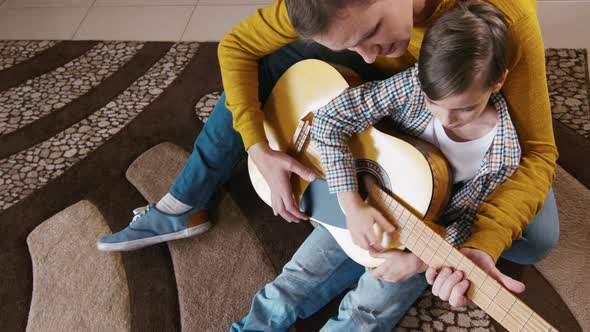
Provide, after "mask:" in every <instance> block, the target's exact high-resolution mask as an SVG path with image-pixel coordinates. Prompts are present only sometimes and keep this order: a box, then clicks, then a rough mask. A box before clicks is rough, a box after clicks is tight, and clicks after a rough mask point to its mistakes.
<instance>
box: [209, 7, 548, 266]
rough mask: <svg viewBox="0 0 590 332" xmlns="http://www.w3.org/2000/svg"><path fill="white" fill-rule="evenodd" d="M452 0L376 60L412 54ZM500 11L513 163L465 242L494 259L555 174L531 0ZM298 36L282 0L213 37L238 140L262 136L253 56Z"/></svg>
mask: <svg viewBox="0 0 590 332" xmlns="http://www.w3.org/2000/svg"><path fill="white" fill-rule="evenodd" d="M454 2H455V0H442V1H441V3H440V5H439V6H438V7H437V9H436V11H435V13H434V14H433V15H432V17H430V18H429V19H428V20H426V21H425V22H420V23H418V24H415V25H414V28H413V31H412V38H411V41H410V45H409V48H408V51H407V52H406V54H405V55H404V56H402V57H401V58H397V59H393V58H387V57H379V58H378V59H377V61H376V62H375V66H377V67H378V68H380V69H382V70H383V71H385V72H387V73H391V74H394V73H397V72H399V71H402V70H404V69H407V68H409V67H410V66H411V65H413V64H414V63H415V62H416V61H417V58H418V55H419V52H420V46H421V45H422V39H423V37H424V33H425V30H426V28H427V27H428V26H429V24H430V23H431V22H432V21H433V19H435V18H436V17H439V16H440V15H441V14H442V13H444V12H445V11H447V10H448V9H449V8H451V7H452V6H453V4H454ZM488 2H489V3H491V4H493V5H494V6H496V7H497V8H498V9H500V10H501V11H502V12H504V14H505V15H506V17H507V19H508V22H509V29H510V32H511V38H512V40H511V44H510V53H509V63H510V65H509V70H510V72H509V76H508V78H507V80H506V83H505V84H504V87H503V89H502V93H503V95H504V97H505V98H506V100H507V101H508V105H509V107H510V115H511V116H512V120H513V122H514V124H515V126H516V130H517V132H518V136H519V141H520V144H521V146H522V160H521V163H520V166H519V168H518V170H517V171H516V172H515V173H514V174H513V175H512V177H510V178H509V179H508V180H507V181H506V182H504V183H503V184H502V185H500V186H499V187H498V188H496V190H495V191H494V192H493V193H492V194H491V195H490V196H489V197H488V199H487V200H486V201H485V202H484V203H483V204H482V205H481V207H480V209H479V212H478V215H477V222H476V223H475V225H474V227H473V233H472V235H471V237H470V239H469V240H468V241H467V243H466V244H465V246H466V247H472V248H477V249H481V250H483V251H485V252H486V253H488V254H489V255H490V256H492V258H493V259H494V260H497V259H498V257H499V256H500V255H501V254H502V252H503V251H504V250H506V249H507V248H509V247H510V246H511V244H512V241H513V240H514V239H518V238H520V237H521V236H522V230H523V229H524V228H526V226H528V224H529V223H530V222H531V220H532V218H533V217H534V216H535V215H536V213H537V212H538V211H539V210H540V209H541V207H542V206H543V203H544V201H545V196H546V194H547V192H548V191H549V189H550V187H551V184H552V182H553V178H554V172H555V161H556V160H557V148H556V146H555V142H554V138H553V128H552V123H551V110H550V106H549V95H548V93H547V82H546V78H545V54H544V47H543V40H542V38H541V32H540V29H539V24H538V21H537V15H536V2H535V1H534V0H489V1H488ZM297 39H298V36H297V33H296V32H295V30H294V28H293V26H292V25H291V22H290V20H289V16H288V14H287V8H286V6H285V3H284V2H283V0H278V1H276V2H275V3H273V4H272V5H269V6H268V7H266V8H262V9H259V10H258V11H257V12H256V13H255V14H254V15H252V16H250V17H249V18H247V19H246V20H244V21H243V22H241V23H240V24H239V25H237V26H236V27H235V28H234V29H233V30H232V31H230V32H229V33H228V34H226V35H225V36H224V38H223V39H222V40H221V43H220V44H219V62H220V65H221V75H222V78H223V85H224V89H225V93H226V97H227V99H226V106H227V107H228V108H229V109H230V110H231V112H232V114H233V119H234V127H235V128H236V130H237V131H238V132H239V133H240V134H241V135H242V139H243V140H244V145H245V147H246V149H248V148H249V147H250V146H251V145H253V144H255V143H258V142H262V141H266V136H265V134H264V129H263V126H262V120H263V113H262V111H261V109H260V102H259V101H258V65H257V60H258V59H259V58H262V57H263V56H265V55H267V54H270V53H272V52H274V51H275V50H277V49H279V48H280V47H282V46H284V45H286V44H288V43H291V42H293V41H295V40H297Z"/></svg>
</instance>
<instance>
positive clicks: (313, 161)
mask: <svg viewBox="0 0 590 332" xmlns="http://www.w3.org/2000/svg"><path fill="white" fill-rule="evenodd" d="M349 82H353V83H358V82H360V80H359V79H358V78H357V77H355V76H354V74H353V73H351V72H350V71H346V70H345V69H340V71H338V70H337V69H336V68H335V67H333V66H331V65H328V64H326V63H324V62H321V61H319V60H305V61H301V62H299V63H297V64H295V65H294V66H292V67H291V68H290V69H289V70H288V71H287V72H286V73H285V74H284V75H283V76H282V77H281V79H280V80H279V81H278V82H277V84H276V85H275V87H274V89H273V92H272V94H271V96H270V97H269V99H268V101H267V102H266V105H265V107H264V115H265V122H264V128H265V131H266V134H267V137H268V139H269V144H270V146H271V148H273V149H274V150H278V151H283V152H288V153H289V154H291V155H292V156H294V157H295V158H296V159H298V160H299V161H300V162H302V163H303V164H304V165H305V166H307V167H309V168H311V169H312V170H314V171H315V172H316V173H317V174H318V175H319V176H320V179H319V180H317V181H315V182H314V183H312V184H310V183H308V182H307V181H305V180H303V179H301V178H300V177H297V176H294V177H293V193H294V197H295V200H296V201H297V202H301V208H302V209H303V210H304V212H305V213H307V214H308V215H309V216H310V217H311V219H312V220H314V221H316V222H318V223H320V224H322V225H323V226H324V227H325V228H326V229H327V230H328V231H329V232H330V233H331V234H332V235H333V236H334V238H335V239H336V241H337V242H338V243H339V244H340V246H341V247H342V249H343V250H344V251H345V252H346V253H347V254H348V255H349V256H350V257H351V258H352V259H353V260H355V261H356V262H358V263H359V264H361V265H364V266H367V267H375V266H377V265H379V264H380V263H381V262H382V259H378V258H374V257H372V256H370V255H369V253H368V251H366V250H364V249H362V248H360V247H358V246H357V245H355V244H354V243H353V242H352V238H351V236H350V233H349V232H348V230H347V229H346V223H345V217H344V214H345V212H344V211H342V210H341V209H340V205H339V204H338V200H337V196H336V195H330V194H329V192H328V186H327V183H326V182H325V180H323V179H322V178H323V177H324V172H323V169H322V166H321V160H320V158H319V155H318V154H317V151H314V150H315V149H314V147H313V142H311V138H310V137H308V138H307V139H306V140H305V141H304V142H303V146H302V148H301V149H300V151H295V149H294V142H295V141H296V137H295V136H296V133H297V131H298V130H297V129H298V126H300V124H301V123H302V121H305V119H309V120H310V122H311V120H312V119H313V112H315V111H316V110H317V109H319V108H320V107H322V106H324V105H326V104H327V103H328V102H330V101H331V100H332V99H334V98H335V97H336V96H338V95H339V94H340V93H341V92H342V91H343V90H344V89H346V88H347V87H348V86H349ZM380 129H381V130H378V129H376V128H372V127H371V128H369V129H367V130H365V131H364V132H362V133H360V134H359V135H356V136H355V137H353V138H352V139H351V141H350V144H351V151H352V153H353V156H354V158H355V160H356V166H357V174H358V175H359V184H360V185H361V187H362V188H364V189H365V191H368V189H369V187H370V185H372V184H377V185H378V186H379V187H380V188H382V189H383V190H385V191H386V192H388V193H391V194H393V195H395V196H396V198H397V200H398V201H400V202H403V203H404V205H405V206H406V207H408V208H410V209H412V210H413V212H414V213H415V214H416V215H419V216H420V217H421V218H426V219H429V220H436V219H437V218H438V216H439V215H440V214H441V212H442V211H443V209H444V207H445V205H446V202H447V200H448V197H449V189H450V171H449V167H448V165H447V163H446V160H445V159H444V157H443V156H442V154H441V153H440V152H439V151H438V150H437V149H436V148H434V147H433V146H431V145H429V144H428V143H426V142H422V141H419V140H417V139H415V138H412V137H409V136H406V137H404V136H402V135H401V134H397V133H394V132H392V131H389V130H387V129H385V128H380ZM402 138H403V139H402ZM314 152H315V153H314ZM248 169H249V173H250V179H251V181H252V184H253V186H254V189H255V190H256V192H257V193H258V195H259V196H260V197H261V198H262V200H264V202H266V203H267V204H268V205H271V197H270V188H269V187H268V184H267V183H266V181H265V179H264V177H263V176H262V175H261V174H260V172H259V171H258V169H257V168H256V165H254V163H253V162H252V161H251V160H249V161H248ZM382 244H384V245H386V246H387V247H389V248H402V246H401V243H400V242H399V240H398V239H397V238H396V237H395V235H394V236H393V238H390V237H387V236H386V237H384V238H383V241H382Z"/></svg>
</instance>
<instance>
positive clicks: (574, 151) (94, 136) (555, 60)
mask: <svg viewBox="0 0 590 332" xmlns="http://www.w3.org/2000/svg"><path fill="white" fill-rule="evenodd" d="M216 49H217V44H215V43H166V42H109V41H62V42H57V41H0V234H1V241H0V317H1V318H0V330H1V331H22V330H29V331H43V330H52V329H66V330H67V329H71V330H82V329H83V330H113V331H114V330H117V331H118V330H124V331H127V330H133V331H177V330H183V331H209V330H212V331H225V330H227V329H228V327H229V324H230V323H231V321H234V320H239V319H240V318H241V315H242V314H243V313H244V312H245V310H247V308H248V306H249V303H248V301H249V298H250V296H251V295H253V292H254V291H255V289H256V288H258V287H262V286H264V284H265V283H266V282H268V281H269V280H270V279H272V277H273V276H274V275H276V273H279V272H280V270H281V268H282V266H283V265H284V264H285V262H286V261H287V260H288V259H289V258H290V257H291V255H292V254H293V252H294V251H295V250H296V249H297V247H298V246H299V245H300V244H301V242H302V241H303V240H304V239H305V237H306V236H307V235H308V234H309V232H310V231H311V229H312V227H311V226H310V225H308V224H304V223H302V224H299V225H292V224H287V223H284V222H282V221H281V220H280V219H279V218H277V217H274V216H273V215H272V212H271V211H270V210H269V209H268V208H267V207H266V206H265V205H264V203H262V202H261V201H260V200H259V199H258V198H257V197H256V195H255V194H254V192H253V189H252V187H251V185H250V184H249V180H248V176H247V172H246V169H245V167H244V165H242V166H240V167H239V168H238V170H237V171H236V173H235V176H234V177H233V178H232V180H231V181H230V183H229V184H228V185H227V186H226V187H225V188H224V190H223V193H222V194H221V195H220V199H219V203H218V204H217V206H218V208H217V209H216V211H213V216H214V217H213V222H214V223H215V224H216V225H217V226H218V229H219V231H218V232H213V231H212V232H211V235H206V236H204V237H202V238H201V237H198V238H194V239H190V240H186V241H183V242H182V241H181V242H179V243H178V244H174V245H166V244H162V245H158V246H154V247H150V248H146V249H143V250H139V251H134V252H129V253H123V254H119V253H116V254H105V253H99V252H97V251H96V250H94V248H93V245H94V241H95V239H96V237H97V236H98V235H99V234H104V233H108V232H115V231H118V230H120V229H122V228H124V227H125V226H126V224H127V223H128V222H129V221H130V218H131V210H132V209H134V208H136V207H138V206H142V205H145V204H146V201H145V200H146V198H148V199H149V198H150V196H149V195H147V194H146V190H144V189H142V187H141V186H142V184H141V183H139V182H142V183H144V184H145V183H151V182H153V183H155V182H158V180H159V179H160V178H162V177H171V178H173V176H174V174H175V173H174V172H177V171H178V169H177V168H176V169H175V168H174V167H172V166H171V165H172V163H176V164H175V165H182V162H183V160H184V159H183V158H186V153H187V151H190V150H191V148H192V144H193V142H194V139H195V138H196V136H197V135H198V133H199V130H200V129H201V128H202V126H203V123H204V122H206V120H207V117H208V115H209V114H210V112H211V110H212V108H213V106H214V105H215V103H216V101H217V100H218V98H219V95H220V91H221V90H222V86H221V78H220V75H219V65H218V61H217V56H216ZM587 73H588V71H587V61H586V53H585V51H584V50H576V49H555V50H547V79H548V82H549V90H550V97H551V103H552V109H553V115H554V127H555V135H556V139H557V142H558V148H559V151H560V155H561V159H560V161H559V163H560V168H559V170H558V178H557V182H556V186H555V190H556V196H557V200H558V204H559V206H560V208H561V207H562V206H563V209H562V210H563V211H562V210H560V217H561V225H562V226H561V227H562V238H567V239H571V241H569V240H568V241H565V242H564V241H562V242H560V244H559V246H558V248H557V249H556V250H555V251H554V253H552V254H551V255H550V256H549V257H548V258H547V259H546V260H544V261H543V262H541V263H539V264H537V266H531V267H519V266H515V265H513V264H510V263H508V262H500V265H501V267H502V268H503V269H505V270H506V271H508V272H509V273H510V274H511V275H513V276H515V277H517V278H519V279H521V280H523V281H524V282H525V283H526V284H527V286H528V289H527V291H526V292H525V293H524V294H523V295H522V296H521V298H522V299H523V300H524V301H525V302H527V303H528V304H529V305H530V306H531V307H533V309H535V310H536V311H537V312H538V313H539V314H541V315H542V316H543V317H545V318H546V319H547V320H548V321H550V322H551V323H552V324H554V326H556V327H559V328H560V330H562V331H582V328H583V329H584V330H587V329H590V326H589V325H588V322H589V321H590V317H588V316H587V313H586V312H585V311H586V309H585V308H587V307H588V306H589V305H590V303H589V302H588V298H590V296H589V295H590V294H588V290H589V288H588V287H586V286H585V283H583V281H584V280H583V279H584V273H585V271H587V269H582V268H580V266H582V267H586V266H588V265H589V264H590V262H589V261H588V260H587V258H585V256H587V254H588V253H589V251H590V250H589V249H588V248H589V247H590V246H589V245H588V243H586V245H583V241H588V238H589V237H588V235H590V226H588V225H587V224H584V223H579V222H578V220H579V219H580V215H579V214H577V213H578V212H577V211H581V212H580V213H582V216H584V214H583V211H587V209H584V207H585V206H586V205H588V206H590V195H589V193H588V188H590V170H589V169H588V167H587V166H586V165H587V162H588V160H587V159H588V158H590V157H589V156H590V144H588V143H589V142H588V139H590V108H589V105H588V77H587V75H588V74H587ZM165 142H168V143H166V144H164V145H159V144H160V143H165ZM153 147H156V148H157V149H159V150H150V149H151V148H153ZM156 148H154V149H156ZM146 151H147V152H146ZM150 151H151V153H150ZM154 151H158V152H157V153H153V152H154ZM144 153H145V154H144ZM138 158H139V159H138ZM166 158H168V159H166ZM134 162H135V163H134ZM132 165H134V166H133V167H131V166H132ZM130 167H131V168H130ZM177 167H179V166H177ZM130 174H131V175H130ZM138 179H139V180H138ZM163 186H165V185H163ZM161 188H164V187H162V185H161V186H160V190H162V189H161ZM164 190H165V189H164ZM570 195H571V197H570ZM574 200H575V202H576V204H571V202H573V201H574ZM568 204H570V205H571V206H570V205H568ZM576 209H578V210H576ZM224 232H225V235H224ZM229 239H232V240H229ZM244 241H246V242H247V243H248V246H245V247H244V246H243V244H244ZM580 242H582V243H580ZM238 243H239V244H240V246H238ZM572 243H577V244H576V245H573V244H572ZM210 247H213V248H214V249H210ZM238 249H239V250H238ZM240 252H242V253H248V254H249V255H250V256H249V260H235V261H234V263H232V264H224V263H216V262H223V259H224V257H227V258H228V259H229V258H232V259H234V258H235V257H236V255H239V253H240ZM228 262H229V260H228ZM238 266H239V268H238ZM588 267H590V266H588ZM564 275H567V276H568V277H567V278H564ZM240 280H242V283H240ZM240 286H242V287H240ZM232 287H237V288H235V289H234V290H233V291H230V290H231V289H233V288H232ZM221 289H223V290H224V291H223V292H221V291H220V290H221ZM338 301H339V299H336V300H335V301H334V302H333V303H331V304H330V305H328V306H327V307H326V308H324V309H322V310H321V311H320V312H318V313H317V314H316V315H314V316H312V317H310V318H308V319H306V320H302V321H299V322H298V323H297V324H296V326H295V328H296V330H297V331H317V330H319V328H321V326H322V325H323V323H324V322H325V321H326V320H327V318H329V317H330V316H332V315H334V313H335V312H336V310H337V306H338ZM223 308H231V310H230V309H227V310H226V309H223ZM495 330H501V328H499V327H498V326H497V325H496V324H495V323H494V322H493V321H492V320H491V319H490V318H489V317H488V316H487V315H486V314H485V313H484V312H482V311H481V310H479V309H477V308H475V307H472V306H469V307H467V308H450V307H449V306H448V305H446V304H444V303H442V302H441V301H438V300H436V299H435V298H434V297H433V296H432V295H431V294H430V293H429V292H428V291H427V292H426V293H425V294H424V295H423V296H422V297H421V298H420V299H419V300H418V302H417V303H416V304H415V305H414V306H413V307H412V309H410V311H409V312H408V314H407V315H406V317H405V318H404V319H403V321H402V322H401V323H400V326H398V327H397V328H396V331H495Z"/></svg>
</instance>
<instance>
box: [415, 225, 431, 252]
mask: <svg viewBox="0 0 590 332" xmlns="http://www.w3.org/2000/svg"><path fill="white" fill-rule="evenodd" d="M424 228H426V227H424ZM433 236H434V232H432V231H431V232H430V237H429V238H428V240H427V241H426V243H425V244H424V249H422V251H421V252H420V255H418V258H420V257H421V256H422V254H423V253H424V251H425V250H426V247H428V242H430V240H432V237H433ZM420 259H422V258H420Z"/></svg>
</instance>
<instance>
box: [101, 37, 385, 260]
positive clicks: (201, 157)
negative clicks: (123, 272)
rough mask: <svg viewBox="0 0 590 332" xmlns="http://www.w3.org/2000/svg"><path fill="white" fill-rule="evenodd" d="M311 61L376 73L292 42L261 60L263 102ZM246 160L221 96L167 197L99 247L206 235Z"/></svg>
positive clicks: (354, 58)
mask: <svg viewBox="0 0 590 332" xmlns="http://www.w3.org/2000/svg"><path fill="white" fill-rule="evenodd" d="M312 58H313V59H322V60H325V61H331V62H334V63H339V64H350V65H351V67H353V68H354V69H356V70H362V71H363V73H365V74H366V75H365V76H367V77H370V76H372V75H373V76H374V75H376V73H377V72H376V71H375V70H374V69H371V68H370V67H369V65H367V64H364V65H363V63H364V62H362V59H361V60H360V62H359V59H360V56H358V55H357V54H355V53H353V52H332V51H329V50H328V49H326V48H325V47H323V46H320V45H319V44H313V43H311V44H310V43H304V42H294V43H292V44H289V45H287V46H285V47H283V48H281V49H279V50H277V51H276V52H274V53H273V54H270V55H268V56H266V57H264V58H262V59H261V60H260V61H259V66H258V67H259V75H258V76H259V81H260V83H259V99H260V100H261V102H262V103H264V102H265V101H266V99H267V98H268V96H269V95H270V93H271V91H272V88H273V87H274V84H275V83H276V81H277V80H278V79H279V78H280V76H281V75H282V74H283V73H284V72H285V71H286V70H287V69H288V68H289V67H291V66H292V65H293V64H295V63H297V62H299V61H301V60H304V59H312ZM245 157H246V152H245V151H244V145H243V142H242V139H241V136H240V134H239V133H238V132H237V131H235V130H234V129H233V119H232V114H231V112H230V111H229V110H228V109H227V107H225V95H223V96H222V98H221V99H220V100H219V102H218V103H217V105H216V106H215V108H214V110H213V112H212V114H211V116H210V118H209V120H208V121H207V122H206V123H205V125H204V126H203V129H202V130H201V132H200V133H199V136H198V137H197V139H196V140H195V144H194V147H193V152H192V153H191V155H190V157H189V160H188V162H187V164H186V165H185V167H184V168H183V170H182V171H181V173H180V174H179V175H178V177H177V178H176V180H175V182H174V184H173V185H172V187H171V188H170V191H169V193H168V194H167V195H165V196H164V198H163V199H162V200H160V202H158V204H156V205H152V206H150V207H149V208H148V209H145V210H143V211H142V212H141V213H139V214H138V215H137V216H136V217H134V218H133V220H134V222H133V225H131V224H130V225H129V226H128V227H127V228H125V229H124V230H123V231H121V232H119V233H116V234H114V235H112V236H105V237H102V238H101V239H99V240H98V242H97V246H98V248H99V249H101V250H132V249H138V248H141V247H145V246H148V245H152V244H156V243H160V242H164V241H169V240H174V239H179V238H184V237H188V236H193V235H196V234H200V233H202V232H203V231H206V230H207V229H208V228H209V225H210V224H209V221H208V220H207V215H206V213H205V211H206V210H207V209H208V207H209V204H210V201H211V200H212V197H213V196H214V195H215V193H216V192H217V191H218V190H219V188H220V187H221V185H223V184H224V183H225V182H226V181H227V180H229V178H230V177H231V175H232V172H233V170H234V168H235V166H236V165H237V164H238V163H239V162H240V161H241V160H243V158H245ZM199 211H200V213H195V212H199Z"/></svg>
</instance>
